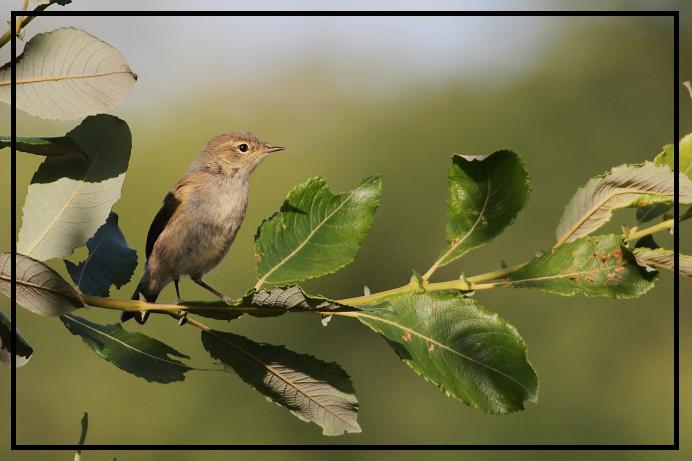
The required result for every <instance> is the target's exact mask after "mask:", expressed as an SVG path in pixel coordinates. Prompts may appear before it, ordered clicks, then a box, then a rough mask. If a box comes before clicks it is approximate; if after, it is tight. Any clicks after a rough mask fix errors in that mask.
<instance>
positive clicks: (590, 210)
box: [555, 162, 692, 246]
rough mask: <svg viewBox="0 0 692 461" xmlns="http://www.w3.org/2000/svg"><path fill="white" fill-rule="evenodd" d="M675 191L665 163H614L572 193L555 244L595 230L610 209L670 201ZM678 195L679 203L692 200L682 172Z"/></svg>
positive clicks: (691, 190) (689, 183) (691, 184)
mask: <svg viewBox="0 0 692 461" xmlns="http://www.w3.org/2000/svg"><path fill="white" fill-rule="evenodd" d="M674 193H675V190H674V173H673V172H672V171H670V169H669V168H667V167H663V166H658V165H655V164H654V163H652V162H644V163H642V164H640V165H620V166H617V167H615V168H613V169H612V170H610V171H609V172H607V173H606V174H605V175H603V176H597V177H595V178H593V179H591V180H590V181H589V182H588V183H586V185H585V186H584V187H582V188H580V189H579V190H578V191H577V193H576V194H575V195H574V197H572V200H571V201H570V202H569V204H568V205H567V207H566V208H565V212H564V214H563V215H562V218H561V219H560V223H559V224H558V227H557V231H556V236H557V244H556V245H555V246H559V245H562V244H563V243H565V242H571V241H573V240H576V239H577V238H579V237H583V236H585V235H588V234H590V233H592V232H594V231H595V230H596V229H598V228H599V227H601V226H603V225H604V224H605V223H606V222H608V220H610V218H611V216H612V215H613V210H616V209H619V208H627V207H633V206H637V207H640V206H648V205H653V204H656V203H672V202H673V196H674ZM679 198H680V203H692V181H690V179H689V178H687V177H686V176H683V175H680V190H679Z"/></svg>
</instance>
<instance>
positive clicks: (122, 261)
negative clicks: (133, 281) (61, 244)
mask: <svg viewBox="0 0 692 461" xmlns="http://www.w3.org/2000/svg"><path fill="white" fill-rule="evenodd" d="M86 245H87V248H88V249H89V256H88V257H87V259H85V260H84V261H82V262H80V263H79V264H74V263H73V262H71V261H67V260H66V261H65V266H66V267H67V272H69V274H70V277H72V281H73V282H74V283H75V285H77V286H78V287H79V289H80V291H81V292H82V293H84V294H87V295H92V296H109V295H110V286H111V285H115V286H116V287H118V288H120V287H121V286H123V285H125V284H126V283H127V282H129V281H130V278H132V274H133V273H134V271H135V267H137V252H136V251H135V250H133V249H132V248H130V247H129V246H128V244H127V242H126V241H125V237H124V236H123V234H122V232H121V231H120V228H119V227H118V215H117V214H115V213H112V212H111V214H110V215H109V216H108V219H107V220H106V223H105V224H104V225H103V226H101V227H100V228H99V230H98V231H96V234H94V236H93V237H91V238H90V239H89V240H88V241H87V243H86Z"/></svg>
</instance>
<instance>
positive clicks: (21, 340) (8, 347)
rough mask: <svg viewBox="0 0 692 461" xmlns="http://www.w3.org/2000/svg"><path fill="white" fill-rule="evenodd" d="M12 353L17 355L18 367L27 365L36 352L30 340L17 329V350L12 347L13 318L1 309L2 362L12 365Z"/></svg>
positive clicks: (0, 360)
mask: <svg viewBox="0 0 692 461" xmlns="http://www.w3.org/2000/svg"><path fill="white" fill-rule="evenodd" d="M12 353H15V355H16V356H17V358H16V362H15V363H16V364H17V368H19V367H21V366H23V365H26V363H27V362H28V361H29V359H30V358H31V356H32V355H33V353H34V349H33V348H32V347H31V345H30V344H29V341H27V340H26V338H25V337H24V336H23V335H22V334H21V333H20V332H19V330H17V350H16V351H14V350H13V348H12V320H11V319H10V318H9V317H8V316H7V315H6V314H5V312H4V311H2V310H0V362H2V363H4V364H6V365H10V364H11V363H12Z"/></svg>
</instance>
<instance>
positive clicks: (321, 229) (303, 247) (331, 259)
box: [255, 176, 382, 286]
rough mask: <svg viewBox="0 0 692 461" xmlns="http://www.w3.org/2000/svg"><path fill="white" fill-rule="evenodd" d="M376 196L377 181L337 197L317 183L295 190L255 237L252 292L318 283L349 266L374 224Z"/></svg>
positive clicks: (379, 186)
mask: <svg viewBox="0 0 692 461" xmlns="http://www.w3.org/2000/svg"><path fill="white" fill-rule="evenodd" d="M381 192H382V181H381V179H380V178H379V177H377V176H372V177H369V178H366V179H365V180H363V182H362V183H361V184H360V185H359V186H358V187H356V188H355V189H353V190H352V191H350V192H343V193H341V194H337V195H334V194H332V193H331V192H330V191H329V189H328V187H327V184H326V182H325V180H324V179H323V178H318V177H316V178H311V179H308V180H307V181H305V182H304V183H302V184H299V185H298V186H296V187H294V188H293V189H292V190H291V191H290V192H289V193H288V196H287V197H286V201H285V202H284V204H283V206H282V207H281V210H280V211H279V212H278V213H276V214H274V215H273V216H272V217H271V218H269V219H267V220H265V221H264V222H263V223H262V225H261V226H260V228H259V229H258V231H257V235H256V236H255V255H256V256H255V258H256V260H257V275H258V276H259V277H260V282H259V283H258V285H257V286H260V285H261V284H262V283H264V282H272V283H292V282H298V281H301V280H307V279H312V278H316V277H320V276H322V275H326V274H330V273H332V272H336V271H337V270H339V269H341V268H342V267H344V266H345V265H347V264H349V263H350V262H351V261H353V259H354V258H355V256H356V253H357V252H358V250H359V248H360V246H361V244H362V243H363V240H364V239H365V236H366V235H367V233H368V232H369V231H370V228H371V227H372V224H373V222H374V220H375V210H376V209H377V207H378V206H379V204H380V194H381Z"/></svg>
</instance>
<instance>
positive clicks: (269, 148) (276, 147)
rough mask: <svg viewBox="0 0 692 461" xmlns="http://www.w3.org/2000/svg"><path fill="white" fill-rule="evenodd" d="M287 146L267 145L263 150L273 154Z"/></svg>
mask: <svg viewBox="0 0 692 461" xmlns="http://www.w3.org/2000/svg"><path fill="white" fill-rule="evenodd" d="M284 149H285V147H283V146H267V147H265V148H264V149H263V150H264V152H265V153H267V154H271V153H272V152H279V151H280V150H284Z"/></svg>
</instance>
